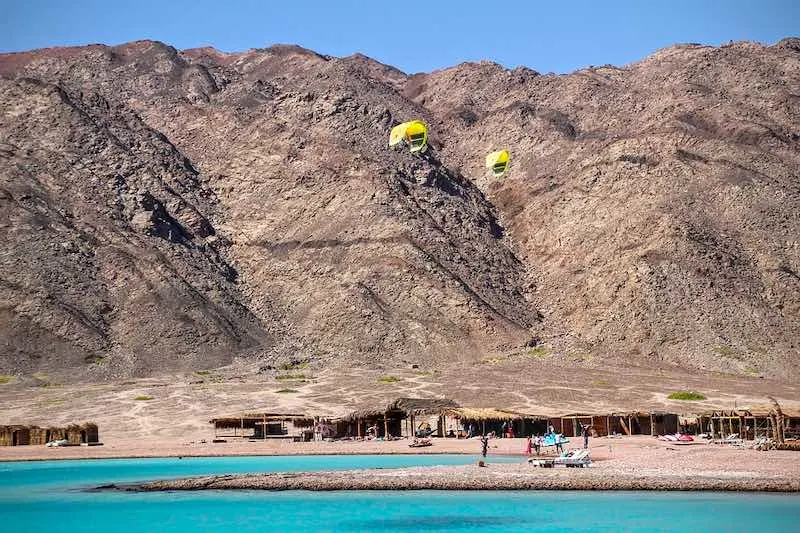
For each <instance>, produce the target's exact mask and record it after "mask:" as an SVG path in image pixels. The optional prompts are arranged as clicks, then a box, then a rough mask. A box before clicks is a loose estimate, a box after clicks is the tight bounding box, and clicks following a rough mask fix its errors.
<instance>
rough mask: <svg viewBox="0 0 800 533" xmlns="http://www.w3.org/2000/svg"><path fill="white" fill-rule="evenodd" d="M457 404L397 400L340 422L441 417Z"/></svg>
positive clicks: (357, 412) (444, 401) (441, 401)
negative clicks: (387, 417) (386, 417)
mask: <svg viewBox="0 0 800 533" xmlns="http://www.w3.org/2000/svg"><path fill="white" fill-rule="evenodd" d="M457 407H458V404H457V403H456V402H455V401H453V400H450V399H447V398H397V399H396V400H392V401H391V402H389V403H388V404H387V405H385V406H384V407H367V408H361V409H356V410H355V411H352V412H350V413H348V414H346V415H344V416H343V417H341V419H340V420H342V421H343V422H355V421H358V420H374V419H378V418H380V419H383V418H384V417H385V416H386V415H387V414H388V415H389V416H390V417H394V418H406V417H410V416H432V415H441V414H443V413H445V412H446V411H447V410H449V409H454V408H457Z"/></svg>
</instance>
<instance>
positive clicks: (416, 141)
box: [389, 120, 428, 153]
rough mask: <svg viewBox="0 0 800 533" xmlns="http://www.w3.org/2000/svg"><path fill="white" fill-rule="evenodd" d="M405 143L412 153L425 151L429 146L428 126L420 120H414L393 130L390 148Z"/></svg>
mask: <svg viewBox="0 0 800 533" xmlns="http://www.w3.org/2000/svg"><path fill="white" fill-rule="evenodd" d="M403 141H405V142H406V143H407V144H408V149H409V150H410V151H411V153H414V152H422V151H424V150H425V148H426V147H427V146H428V126H426V125H425V123H424V122H422V121H420V120H412V121H411V122H404V123H403V124H400V125H398V126H395V127H394V128H392V131H391V133H390V134H389V146H397V145H398V144H400V143H401V142H403Z"/></svg>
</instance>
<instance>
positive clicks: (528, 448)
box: [525, 435, 533, 457]
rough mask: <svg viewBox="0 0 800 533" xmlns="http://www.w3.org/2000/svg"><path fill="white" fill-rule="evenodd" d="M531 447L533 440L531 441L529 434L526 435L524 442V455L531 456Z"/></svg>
mask: <svg viewBox="0 0 800 533" xmlns="http://www.w3.org/2000/svg"><path fill="white" fill-rule="evenodd" d="M531 448H533V442H531V436H530V435H528V440H527V441H526V442H525V455H527V456H528V457H530V456H531Z"/></svg>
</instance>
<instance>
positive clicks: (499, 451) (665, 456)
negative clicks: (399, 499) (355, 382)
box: [0, 436, 800, 492]
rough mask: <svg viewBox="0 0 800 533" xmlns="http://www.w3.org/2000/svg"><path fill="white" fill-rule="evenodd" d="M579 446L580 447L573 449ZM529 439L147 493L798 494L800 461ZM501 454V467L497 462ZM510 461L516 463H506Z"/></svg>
mask: <svg viewBox="0 0 800 533" xmlns="http://www.w3.org/2000/svg"><path fill="white" fill-rule="evenodd" d="M577 444H578V442H577V441H573V442H571V443H570V445H568V446H567V449H569V448H573V447H575V446H576V445H577ZM524 447H525V440H524V439H495V440H492V441H491V444H490V447H489V456H488V458H487V463H488V467H486V468H480V467H478V466H474V465H471V466H458V467H452V466H448V467H422V468H408V469H401V470H373V471H355V472H347V473H341V472H339V473H330V472H328V473H305V474H258V473H254V474H253V475H242V476H220V477H204V478H193V479H191V480H171V481H164V482H156V483H153V484H148V485H146V486H143V487H141V488H143V489H145V490H179V489H184V490H188V489H210V488H214V489H223V488H240V489H245V488H249V489H270V490H287V489H307V490H339V489H351V490H368V489H375V490H377V489H545V488H552V489H595V490H601V489H602V490H612V489H616V490H647V489H651V490H750V491H789V492H796V491H800V454H798V453H797V452H792V451H768V452H761V451H756V450H753V449H743V448H736V447H732V446H729V445H718V444H705V443H703V444H699V443H698V444H692V445H686V446H676V445H673V444H669V443H665V442H662V441H659V440H657V439H655V438H653V437H649V436H631V437H621V438H607V437H602V438H593V439H590V446H589V449H590V452H591V457H592V460H593V461H594V463H593V466H592V467H591V468H586V469H564V468H560V469H541V468H535V467H532V466H530V465H529V464H527V463H526V462H525V459H526V458H525V456H524V455H523V453H522V452H523V450H524ZM479 449H480V445H479V443H478V441H476V440H457V439H434V445H433V446H430V447H427V448H409V447H408V441H407V440H398V441H392V442H380V441H360V442H357V441H339V442H307V443H291V442H275V441H267V442H262V441H258V442H227V443H219V444H213V443H210V442H206V443H200V442H183V443H181V442H175V441H165V440H153V441H149V442H148V441H143V440H140V439H131V440H128V441H126V440H114V441H112V442H109V443H107V444H106V445H105V446H98V447H81V446H76V447H67V448H45V447H43V446H25V447H22V446H21V447H16V448H7V449H4V450H2V451H1V452H0V460H5V461H9V460H52V459H103V458H122V457H203V456H214V457H216V456H237V455H238V456H243V455H301V454H333V455H339V454H402V453H415V454H416V453H426V454H431V453H433V454H436V453H462V454H469V455H472V456H474V457H476V458H477V456H478V452H479ZM493 456H504V464H499V463H493V462H492V457H493ZM509 456H517V457H518V458H519V462H518V463H510V464H508V462H507V461H508V457H509Z"/></svg>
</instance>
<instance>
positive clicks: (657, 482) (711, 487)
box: [95, 464, 800, 492]
mask: <svg viewBox="0 0 800 533" xmlns="http://www.w3.org/2000/svg"><path fill="white" fill-rule="evenodd" d="M95 490H118V491H134V492H158V491H193V490H272V491H283V490H309V491H336V490H655V491H737V492H740V491H749V492H752V491H757V492H800V479H798V478H797V477H795V476H791V475H767V476H765V475H753V473H748V472H735V473H732V472H721V471H708V472H696V473H668V472H663V471H659V470H650V471H648V470H643V471H638V472H621V471H618V470H617V469H612V468H603V467H602V466H601V467H597V468H586V469H577V468H576V469H552V470H551V469H540V468H535V467H533V466H530V465H527V464H523V465H518V464H512V465H501V464H497V465H488V466H487V467H483V468H482V467H478V466H475V465H467V466H447V467H417V468H402V469H386V470H383V469H378V470H351V471H344V472H342V471H337V472H302V473H268V474H242V475H222V476H203V477H193V478H182V479H169V480H158V481H151V482H147V483H140V484H131V485H106V486H103V487H97V489H95Z"/></svg>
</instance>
